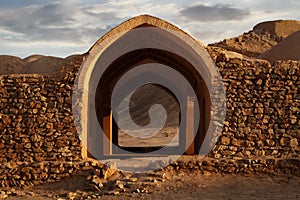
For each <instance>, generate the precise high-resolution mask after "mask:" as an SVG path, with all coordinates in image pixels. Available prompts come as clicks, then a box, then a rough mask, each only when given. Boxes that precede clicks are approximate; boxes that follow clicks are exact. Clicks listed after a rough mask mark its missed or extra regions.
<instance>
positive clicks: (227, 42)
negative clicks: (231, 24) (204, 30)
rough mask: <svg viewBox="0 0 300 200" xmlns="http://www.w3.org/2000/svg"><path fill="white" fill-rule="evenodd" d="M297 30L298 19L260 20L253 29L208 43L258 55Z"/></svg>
mask: <svg viewBox="0 0 300 200" xmlns="http://www.w3.org/2000/svg"><path fill="white" fill-rule="evenodd" d="M299 30H300V21H296V20H276V21H268V22H262V23H259V24H257V25H255V26H254V27H253V30H251V31H249V32H247V33H244V34H242V35H240V36H238V37H234V38H230V39H224V40H223V41H221V42H218V43H214V44H209V46H215V47H221V48H223V49H226V50H228V51H234V52H238V53H241V54H243V55H245V56H247V57H258V56H259V55H260V54H261V53H263V52H265V51H267V50H269V49H271V48H272V47H274V46H275V45H277V44H278V43H279V42H280V41H282V40H283V39H284V38H286V37H287V36H289V35H291V34H292V33H294V32H296V31H299Z"/></svg>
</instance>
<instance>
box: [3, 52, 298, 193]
mask: <svg viewBox="0 0 300 200" xmlns="http://www.w3.org/2000/svg"><path fill="white" fill-rule="evenodd" d="M208 50H209V52H210V54H211V56H212V58H213V60H214V61H215V62H216V65H217V66H218V68H219V70H220V73H221V75H222V77H223V80H224V85H225V88H226V96H227V101H228V102H227V116H226V121H225V125H224V128H223V132H222V135H221V136H220V138H219V141H218V143H217V145H216V146H215V148H214V149H213V150H212V151H211V153H210V154H209V155H208V156H207V158H206V161H203V162H202V161H195V162H194V163H192V164H191V165H192V168H198V169H201V170H208V171H215V172H230V173H232V172H241V171H262V172H264V171H268V172H270V171H272V169H273V171H276V170H274V169H277V168H278V169H279V171H286V170H287V169H289V171H290V172H292V173H293V172H297V171H299V158H300V154H299V153H300V147H299V143H300V114H299V113H300V62H293V61H286V62H277V63H275V64H274V65H270V63H268V62H266V61H262V60H248V59H241V57H240V56H237V57H234V56H228V54H227V53H226V52H225V51H223V50H220V49H218V48H209V49H208ZM81 63H82V59H75V60H73V61H70V62H69V63H68V64H66V66H65V67H63V68H62V69H63V70H62V71H60V72H59V73H58V74H54V75H53V74H52V75H5V76H0V86H1V87H0V179H1V183H0V187H8V186H22V185H26V184H27V185H28V184H29V185H30V184H36V183H39V182H40V181H45V180H49V181H51V180H58V179H60V178H61V177H65V176H68V175H70V174H72V173H74V172H75V171H80V170H82V169H83V168H84V167H86V166H89V165H90V163H89V162H87V161H83V160H82V157H81V148H82V146H81V143H80V140H79V137H78V135H77V133H76V128H75V126H74V122H73V115H72V110H71V109H72V105H71V103H72V99H71V95H72V87H73V84H74V79H75V75H76V73H77V71H78V69H79V67H80V65H81ZM285 160H286V161H285ZM189 165H190V162H189V161H188V162H184V164H182V167H184V166H189ZM60 166H61V167H60ZM101 166H102V165H101ZM101 166H100V165H98V164H94V167H96V168H97V167H98V168H99V167H101ZM172 166H174V167H175V168H177V167H178V163H177V164H176V163H175V164H173V165H172ZM270 166H271V168H270ZM297 166H298V167H297ZM277 171H278V170H277ZM28 174H31V175H28ZM298 175H299V174H298Z"/></svg>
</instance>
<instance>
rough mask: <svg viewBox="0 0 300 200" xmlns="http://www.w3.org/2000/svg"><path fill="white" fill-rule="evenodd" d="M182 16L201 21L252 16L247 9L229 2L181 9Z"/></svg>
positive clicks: (227, 19) (229, 19) (238, 18)
mask: <svg viewBox="0 0 300 200" xmlns="http://www.w3.org/2000/svg"><path fill="white" fill-rule="evenodd" d="M180 14H181V16H183V17H186V18H189V19H192V20H200V21H205V22H207V21H231V20H241V19H244V18H246V17H248V16H250V14H251V13H250V11H249V10H247V9H240V8H234V7H232V6H231V5H228V4H216V5H214V6H206V5H201V4H200V5H196V6H191V7H188V8H185V9H183V10H181V11H180Z"/></svg>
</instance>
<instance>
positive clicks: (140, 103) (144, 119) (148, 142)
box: [115, 84, 180, 147]
mask: <svg viewBox="0 0 300 200" xmlns="http://www.w3.org/2000/svg"><path fill="white" fill-rule="evenodd" d="M123 101H129V113H130V116H127V117H124V116H123V115H122V116H123V117H122V118H120V112H123V111H124V109H126V108H122V107H119V112H118V116H117V117H116V118H115V119H117V120H118V124H121V127H124V126H122V124H126V123H128V121H129V120H130V119H129V117H130V118H131V120H133V121H134V123H136V124H137V125H139V126H146V125H148V124H150V117H149V109H150V107H151V106H153V105H155V104H158V105H162V106H163V107H164V109H165V110H166V113H167V119H166V123H165V125H164V127H163V128H162V129H161V130H160V131H159V132H157V134H155V135H153V136H152V137H150V138H142V137H138V135H139V133H138V132H136V130H126V132H127V133H130V134H127V133H125V131H123V130H121V129H120V128H119V127H118V145H119V146H120V147H157V146H172V147H174V146H179V125H180V106H179V103H178V101H177V99H176V97H175V96H174V95H173V94H172V93H171V92H170V91H169V90H168V89H166V88H164V87H162V86H160V85H158V84H146V85H143V86H140V87H139V88H137V89H136V90H135V91H133V92H131V93H129V94H127V96H126V97H125V98H124V99H123ZM154 125H155V124H154ZM139 131H140V130H139ZM132 135H136V136H137V137H134V136H132Z"/></svg>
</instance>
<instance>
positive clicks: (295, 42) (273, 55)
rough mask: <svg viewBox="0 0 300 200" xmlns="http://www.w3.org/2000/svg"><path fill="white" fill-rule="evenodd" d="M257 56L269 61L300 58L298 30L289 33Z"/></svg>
mask: <svg viewBox="0 0 300 200" xmlns="http://www.w3.org/2000/svg"><path fill="white" fill-rule="evenodd" d="M258 58H261V59H265V60H268V61H270V62H271V63H273V62H275V61H276V60H300V31H297V32H295V33H293V34H291V35H290V36H288V37H287V38H285V39H284V40H282V41H281V42H279V43H278V44H277V45H276V46H274V47H273V48H272V49H270V50H267V51H266V52H264V53H262V54H261V55H259V56H258Z"/></svg>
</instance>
